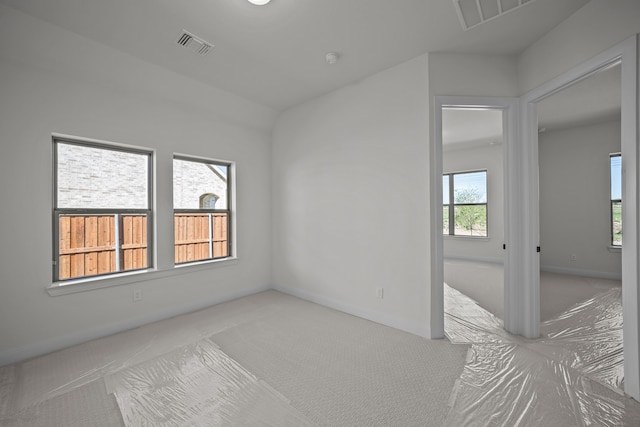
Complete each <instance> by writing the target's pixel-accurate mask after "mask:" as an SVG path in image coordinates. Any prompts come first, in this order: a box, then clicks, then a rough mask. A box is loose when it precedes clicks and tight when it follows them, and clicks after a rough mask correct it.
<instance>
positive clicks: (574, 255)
mask: <svg viewBox="0 0 640 427" xmlns="http://www.w3.org/2000/svg"><path fill="white" fill-rule="evenodd" d="M570 258H571V261H577V260H578V255H576V254H571V257H570Z"/></svg>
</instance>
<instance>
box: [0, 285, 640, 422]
mask: <svg viewBox="0 0 640 427" xmlns="http://www.w3.org/2000/svg"><path fill="white" fill-rule="evenodd" d="M260 298H262V299H261V300H260ZM265 299H266V301H267V302H268V304H257V303H256V301H258V300H260V301H262V302H264V301H265ZM294 300H295V301H297V302H293V303H292V302H291V301H294ZM286 304H293V305H292V307H294V308H292V309H288V310H289V311H285V310H284V309H283V307H286ZM329 312H330V313H331V314H329ZM212 313H213V314H212ZM303 316H306V320H302V319H303ZM332 316H333V317H332ZM345 322H346V323H345ZM169 324H170V325H171V327H170V328H168V327H167V325H169ZM251 325H253V326H251ZM287 328H290V329H288V330H287ZM340 329H342V330H340ZM445 329H446V335H447V338H449V340H450V341H451V343H453V344H454V346H453V347H452V346H451V345H450V344H448V343H445V342H440V343H437V342H431V341H428V340H419V339H418V340H416V337H415V336H411V335H410V334H404V333H401V332H399V331H396V330H393V329H391V328H385V327H381V326H380V325H376V324H373V323H371V322H367V321H365V320H362V319H358V318H354V317H351V316H348V315H345V314H344V313H338V312H333V311H329V310H326V309H325V308H320V307H319V306H316V305H314V304H310V303H307V302H301V301H300V300H297V299H294V298H292V297H289V296H286V295H283V294H279V293H277V292H270V293H265V294H262V295H261V296H259V297H256V298H255V299H254V301H252V299H251V297H249V298H245V299H241V300H238V301H237V302H231V303H227V304H223V305H221V306H219V307H218V308H216V309H215V310H213V311H203V312H196V313H192V314H189V315H186V316H183V317H180V318H174V319H170V320H167V321H162V322H157V323H155V324H152V325H148V326H146V327H143V328H139V329H136V330H132V331H127V332H125V333H122V334H117V335H116V336H113V337H106V338H104V339H100V340H96V341H92V342H89V343H85V344H83V345H81V346H76V347H71V348H69V349H66V350H62V351H59V352H55V353H52V354H50V355H46V356H43V357H40V358H35V359H32V360H29V361H25V362H22V363H18V364H14V365H10V366H5V367H2V368H0V425H1V426H6V427H18V426H30V427H35V426H63V425H64V426H73V425H86V426H94V425H95V426H101V425H104V426H120V425H124V426H127V427H133V426H136V427H143V426H154V427H162V426H284V427H286V426H311V425H354V426H355V425H443V424H444V425H445V426H456V427H463V426H505V427H506V426H509V427H513V426H545V427H546V426H625V425H628V426H639V425H640V403H638V402H636V401H634V400H632V399H630V398H628V397H627V396H625V395H624V393H623V392H622V387H623V382H624V378H623V353H622V309H621V295H620V291H619V290H618V289H612V290H611V291H608V292H603V293H601V294H599V295H597V296H596V297H594V298H591V299H589V300H587V301H584V302H582V303H580V304H577V305H575V306H574V307H572V308H571V309H569V310H567V311H566V312H564V313H563V314H562V315H560V316H558V317H557V318H556V319H552V320H550V321H547V322H545V323H544V324H543V325H542V328H541V329H542V331H543V334H542V337H541V338H540V339H538V340H525V339H522V338H519V337H514V336H511V335H509V334H508V333H506V332H505V331H504V329H503V328H502V322H501V321H500V319H498V318H496V317H495V316H493V315H492V314H491V313H489V312H487V311H486V310H484V309H483V308H481V307H480V306H479V305H478V304H477V303H475V301H473V300H471V299H470V298H468V297H466V296H465V295H464V294H462V293H460V292H458V291H456V290H455V289H453V288H450V287H448V286H446V285H445ZM347 330H348V331H347ZM286 331H288V332H286ZM341 334H342V335H341ZM375 334H379V335H377V336H376V335H375ZM336 336H337V337H339V341H340V342H339V346H337V347H336V348H340V349H342V350H343V351H348V352H349V353H344V354H339V353H336V354H333V353H335V351H333V350H332V349H331V347H330V345H331V344H329V340H331V339H335V338H336ZM354 339H355V340H356V341H351V340H354ZM261 340H263V342H261ZM304 340H308V341H304ZM301 341H304V342H303V343H302V345H300V344H301V343H300V342H301ZM314 341H315V342H316V347H313V344H314ZM318 341H320V342H321V344H318V343H317V342H318ZM325 342H326V343H327V345H326V346H325V345H324V344H325ZM390 342H391V344H390ZM221 343H222V344H224V346H223V345H222V344H221ZM296 344H297V345H298V348H297V349H294V348H293V347H294V345H296ZM258 345H259V346H258ZM287 346H288V347H287ZM221 347H222V348H225V349H227V348H228V349H229V350H230V351H231V353H230V352H229V351H227V350H225V351H223V350H222V349H221ZM258 348H259V349H261V350H262V353H260V352H259V351H253V350H257V349H258ZM287 348H289V350H287ZM312 348H313V349H314V350H311V349H312ZM322 348H327V350H326V353H325V354H322V352H318V351H317V349H322ZM457 349H459V350H460V352H457V351H454V350H457ZM307 350H308V351H310V352H309V353H307V354H305V351H307ZM430 351H436V352H434V353H429V352H430ZM465 351H466V353H467V358H466V361H465V360H463V359H462V357H463V354H464V352H465ZM438 352H439V353H438ZM458 353H460V356H459V357H460V362H457V361H455V360H449V359H450V358H451V357H452V356H453V355H455V354H458ZM283 355H284V356H286V358H285V359H283V358H282V356H283ZM446 355H449V356H446ZM269 357H270V358H271V359H270V360H269V361H268V362H266V364H265V362H264V361H265V360H266V359H268V358H269ZM448 358H449V359H448ZM430 359H431V360H433V359H438V361H436V360H433V362H430ZM440 359H442V360H440ZM359 361H362V363H359ZM365 362H366V363H368V364H366V363H365ZM425 363H426V364H429V365H433V366H431V367H430V368H432V370H434V371H438V370H442V371H443V372H442V375H441V377H442V378H440V379H439V380H437V381H439V382H438V383H437V385H436V381H435V380H434V378H435V377H434V376H433V375H432V376H426V375H424V372H423V371H425V370H426V369H427V367H428V365H426V364H425ZM439 363H440V364H442V365H438V364H439ZM447 363H449V364H447ZM390 365H398V366H401V369H399V370H397V371H393V372H392V370H391V369H386V368H387V367H389V366H390ZM440 366H442V368H441V369H440ZM456 366H462V373H461V374H460V370H457V369H459V368H456ZM332 367H333V368H332ZM320 368H322V370H319V369H320ZM328 370H335V372H331V371H328ZM287 371H288V372H289V375H288V376H287V374H286V373H287ZM307 371H311V374H310V375H309V376H307V377H306V378H307V382H308V379H309V378H311V379H312V380H313V382H314V384H308V383H305V381H303V380H302V375H303V374H304V372H307ZM315 371H317V372H315ZM453 372H455V374H452V373H453ZM256 373H259V375H257V374H256ZM398 373H400V375H399V374H398ZM421 374H422V375H423V376H421ZM458 375H459V377H458ZM284 377H287V378H284ZM283 378H284V380H282V381H281V379H283ZM296 378H300V380H299V381H297V380H296ZM438 378H439V377H438ZM447 378H450V382H447V381H448V380H447ZM456 378H457V379H456ZM454 379H456V380H455V383H454V381H453V380H454ZM392 383H393V384H392ZM446 384H449V385H448V386H447V385H446ZM452 384H453V386H452ZM333 385H335V387H334V386H333ZM349 387H351V389H349V391H348V392H345V390H346V388H349ZM398 387H399V388H398ZM408 388H411V390H410V391H409V392H406V393H405V394H404V395H401V394H400V393H396V395H395V400H394V399H393V397H394V394H393V393H394V391H398V390H403V391H402V392H403V393H404V392H405V391H406V390H407V389H408ZM432 388H433V390H432ZM318 389H320V390H318ZM322 390H325V391H324V392H323V391H322ZM327 390H333V393H334V394H335V397H336V399H337V400H336V399H333V400H332V396H331V395H327V393H326V391H327ZM385 393H386V394H385ZM429 393H434V394H432V395H429ZM438 393H447V394H449V393H450V397H449V405H448V408H447V407H444V406H445V404H440V405H441V406H442V407H443V409H444V412H443V415H442V417H443V418H442V419H439V418H438V417H435V416H434V417H431V418H430V417H429V413H430V412H429V411H430V410H431V411H433V409H429V404H431V405H433V404H434V402H436V399H435V397H434V396H436V395H437V394H438ZM357 396H359V398H358V397H357ZM390 396H391V400H389V399H390ZM429 396H430V397H429ZM408 397H413V398H414V400H411V401H409V399H408ZM346 399H353V400H351V401H346ZM376 399H380V400H378V401H376ZM421 401H422V402H423V403H424V405H423V406H420V402H421ZM444 401H445V402H446V395H445V396H444ZM89 402H90V404H89ZM376 402H377V403H376ZM416 402H417V404H416ZM314 404H315V406H314ZM385 404H386V405H388V406H387V407H384V406H383V405H385ZM92 405H93V406H92ZM323 405H324V406H323ZM403 405H404V406H403ZM316 406H317V408H316ZM89 407H91V408H93V409H91V410H90V409H88V408H89ZM318 408H319V409H318ZM70 411H71V412H73V411H75V412H74V418H73V420H70V418H69V413H70ZM446 414H448V415H446ZM333 416H335V417H333Z"/></svg>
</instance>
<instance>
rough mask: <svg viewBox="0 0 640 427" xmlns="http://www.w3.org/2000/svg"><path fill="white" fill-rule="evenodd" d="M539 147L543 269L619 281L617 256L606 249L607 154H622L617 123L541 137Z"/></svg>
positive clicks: (541, 260) (608, 217) (618, 257)
mask: <svg viewBox="0 0 640 427" xmlns="http://www.w3.org/2000/svg"><path fill="white" fill-rule="evenodd" d="M538 145H539V152H538V153H539V165H540V246H541V247H542V251H541V252H540V265H541V268H542V269H543V270H549V271H558V272H567V273H574V274H582V275H587V276H589V275H592V276H599V277H609V278H618V279H619V278H620V277H621V274H622V273H621V268H622V264H621V262H622V261H621V254H620V252H617V253H615V252H611V251H609V249H608V248H609V245H610V244H611V243H610V239H611V234H610V229H609V223H610V222H609V221H610V213H609V200H610V199H609V154H610V153H616V152H620V121H610V122H605V123H600V124H595V125H590V126H580V127H575V128H570V129H563V130H558V131H552V132H544V133H541V134H540V135H539V137H538ZM571 254H575V255H576V257H577V259H576V261H571V259H570V256H571Z"/></svg>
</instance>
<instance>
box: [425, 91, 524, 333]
mask: <svg viewBox="0 0 640 427" xmlns="http://www.w3.org/2000/svg"><path fill="white" fill-rule="evenodd" d="M434 98H435V105H434V134H433V141H434V144H432V145H431V152H430V156H431V165H430V166H431V167H430V171H431V173H430V194H431V197H430V199H431V201H430V203H431V206H432V209H431V215H430V221H431V224H430V228H431V233H432V238H431V261H432V262H431V266H432V268H431V283H432V286H431V295H430V297H431V301H432V304H431V318H430V321H431V338H443V337H444V248H443V247H444V239H443V236H442V155H443V150H442V109H443V108H467V109H468V108H477V109H492V110H502V112H503V115H502V136H503V143H502V144H503V188H504V190H503V192H504V206H503V209H504V221H505V224H504V239H505V241H504V244H505V245H506V247H507V248H509V247H510V246H511V245H514V242H513V236H516V234H514V227H516V226H518V224H517V223H518V222H519V221H517V217H516V216H515V215H514V204H515V203H517V201H514V200H513V198H512V195H513V194H517V192H516V191H515V188H514V185H515V184H516V183H517V182H518V178H517V174H518V168H517V164H518V162H517V160H518V158H519V157H518V156H519V154H518V153H519V149H518V146H517V144H516V138H517V135H518V131H517V130H518V126H517V120H518V106H519V103H518V98H511V97H488V96H435V97H434ZM514 218H515V219H516V221H514V220H513V219H514ZM511 264H512V262H511V256H510V251H508V250H507V251H505V256H504V271H505V277H504V283H505V287H504V289H505V292H504V295H505V300H504V301H505V306H504V314H505V328H506V329H507V330H509V331H511V330H513V329H514V328H513V326H514V325H515V323H516V322H517V317H518V316H517V314H518V313H517V312H516V311H515V310H512V309H511V307H510V306H508V305H507V300H510V299H513V295H511V294H512V292H513V289H511V288H512V286H510V284H511V283H514V281H513V280H512V278H513V272H512V268H511ZM510 328H511V329H510Z"/></svg>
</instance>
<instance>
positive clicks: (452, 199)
mask: <svg viewBox="0 0 640 427" xmlns="http://www.w3.org/2000/svg"><path fill="white" fill-rule="evenodd" d="M442 196H443V197H442V199H443V200H442V204H443V207H442V218H443V221H442V226H443V227H442V228H443V230H442V231H443V233H444V234H446V235H450V236H473V237H486V236H487V171H474V172H460V173H449V174H445V175H443V177H442Z"/></svg>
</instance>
